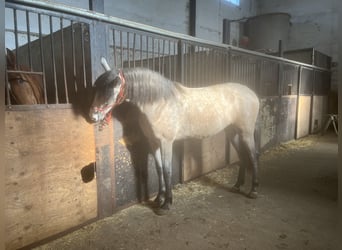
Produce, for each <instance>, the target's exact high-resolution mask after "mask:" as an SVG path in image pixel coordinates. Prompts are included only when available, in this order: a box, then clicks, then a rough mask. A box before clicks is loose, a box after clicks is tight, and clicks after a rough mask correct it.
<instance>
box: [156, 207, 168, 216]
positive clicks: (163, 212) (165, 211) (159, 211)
mask: <svg viewBox="0 0 342 250" xmlns="http://www.w3.org/2000/svg"><path fill="white" fill-rule="evenodd" d="M155 212H156V214H157V215H166V214H168V213H169V212H170V206H169V204H164V205H163V206H161V207H159V208H158V209H156V211H155Z"/></svg>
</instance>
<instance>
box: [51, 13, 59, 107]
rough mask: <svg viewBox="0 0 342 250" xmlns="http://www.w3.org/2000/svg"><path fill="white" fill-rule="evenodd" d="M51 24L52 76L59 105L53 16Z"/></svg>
mask: <svg viewBox="0 0 342 250" xmlns="http://www.w3.org/2000/svg"><path fill="white" fill-rule="evenodd" d="M49 24H50V45H51V57H52V59H51V60H52V75H53V84H54V86H55V98H56V103H57V104H58V103H59V100H58V86H57V73H56V57H55V49H54V45H55V40H54V36H53V25H52V16H49Z"/></svg>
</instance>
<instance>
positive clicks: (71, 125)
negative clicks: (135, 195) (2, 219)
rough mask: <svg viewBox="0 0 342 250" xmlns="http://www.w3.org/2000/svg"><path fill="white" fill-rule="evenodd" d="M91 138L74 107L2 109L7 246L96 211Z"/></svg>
mask: <svg viewBox="0 0 342 250" xmlns="http://www.w3.org/2000/svg"><path fill="white" fill-rule="evenodd" d="M94 142H95V140H94V130H93V126H92V125H90V124H88V123H87V122H86V121H85V120H84V118H82V117H80V116H76V115H75V114H74V113H73V111H72V109H38V110H37V109H36V110H32V109H31V110H27V111H25V110H22V111H7V112H6V116H5V163H6V164H5V171H6V175H5V192H6V201H5V204H6V210H5V216H6V225H5V227H6V234H7V241H6V249H17V248H20V247H23V246H27V245H29V244H32V243H34V242H37V241H40V240H42V239H45V238H47V237H50V236H52V235H55V234H57V233H60V232H62V231H65V230H67V229H70V228H72V227H75V226H78V225H81V224H83V223H85V222H87V221H88V220H90V219H93V218H96V217H97V191H96V181H95V178H94V167H95V145H94Z"/></svg>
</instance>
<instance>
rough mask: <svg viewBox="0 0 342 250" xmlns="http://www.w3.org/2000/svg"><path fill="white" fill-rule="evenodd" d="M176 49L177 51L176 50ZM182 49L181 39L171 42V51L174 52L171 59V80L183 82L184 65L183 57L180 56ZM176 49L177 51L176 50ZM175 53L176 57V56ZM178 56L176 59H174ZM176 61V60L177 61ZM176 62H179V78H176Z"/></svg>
mask: <svg viewBox="0 0 342 250" xmlns="http://www.w3.org/2000/svg"><path fill="white" fill-rule="evenodd" d="M177 50H178V51H177ZM182 50H183V45H182V42H181V40H179V41H178V42H174V43H173V52H174V55H175V59H174V60H173V80H174V81H175V80H178V81H179V82H180V83H184V77H183V73H182V70H181V69H182V67H184V65H183V63H184V62H183V58H182ZM176 51H177V52H176ZM176 55H177V57H176ZM176 58H178V60H177V59H176ZM177 61H178V62H177ZM177 63H179V67H180V71H179V74H180V77H179V79H177V73H178V72H177V70H178V69H177Z"/></svg>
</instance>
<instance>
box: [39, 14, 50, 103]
mask: <svg viewBox="0 0 342 250" xmlns="http://www.w3.org/2000/svg"><path fill="white" fill-rule="evenodd" d="M38 30H39V45H40V62H41V67H42V72H43V88H44V101H45V104H48V99H47V89H46V79H45V62H44V49H43V35H42V16H41V14H38Z"/></svg>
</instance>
